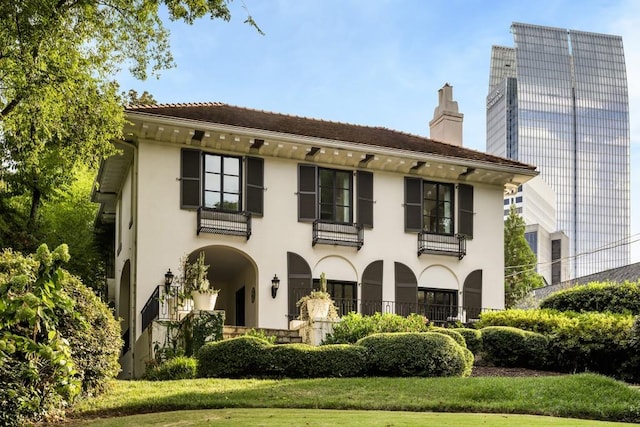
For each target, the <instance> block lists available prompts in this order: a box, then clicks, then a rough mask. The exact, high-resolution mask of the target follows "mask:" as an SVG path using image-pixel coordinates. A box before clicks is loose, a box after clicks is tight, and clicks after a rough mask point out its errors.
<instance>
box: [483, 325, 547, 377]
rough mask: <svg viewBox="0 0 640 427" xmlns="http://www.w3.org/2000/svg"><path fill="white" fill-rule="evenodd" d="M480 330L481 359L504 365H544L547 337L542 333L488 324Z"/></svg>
mask: <svg viewBox="0 0 640 427" xmlns="http://www.w3.org/2000/svg"><path fill="white" fill-rule="evenodd" d="M480 332H481V333H482V349H483V351H482V360H483V361H486V362H487V363H489V364H492V365H495V366H504V367H522V368H524V367H528V368H536V369H543V368H544V367H545V361H546V359H547V352H548V348H547V347H548V339H547V338H546V337H545V336H544V335H542V334H538V333H536V332H530V331H524V330H522V329H518V328H513V327H510V326H489V327H486V328H483V329H481V331H480Z"/></svg>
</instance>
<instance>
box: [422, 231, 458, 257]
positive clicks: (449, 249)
mask: <svg viewBox="0 0 640 427" xmlns="http://www.w3.org/2000/svg"><path fill="white" fill-rule="evenodd" d="M422 254H434V255H450V256H457V257H458V259H462V258H464V256H465V255H466V254H467V240H466V238H465V236H463V235H461V234H455V235H450V234H437V233H431V232H429V231H421V232H419V233H418V256H420V255H422Z"/></svg>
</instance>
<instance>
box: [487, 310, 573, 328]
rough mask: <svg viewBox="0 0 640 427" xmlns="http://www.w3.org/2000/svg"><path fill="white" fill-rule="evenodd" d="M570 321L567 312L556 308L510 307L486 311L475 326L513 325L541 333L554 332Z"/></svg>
mask: <svg viewBox="0 0 640 427" xmlns="http://www.w3.org/2000/svg"><path fill="white" fill-rule="evenodd" d="M569 322H570V318H569V317H568V315H567V314H566V313H561V312H559V311H556V310H550V309H541V310H522V309H510V310H504V311H485V312H483V313H481V314H480V320H479V321H478V322H477V323H476V325H475V327H476V328H478V329H483V328H486V327H487V326H511V327H513V328H518V329H524V330H525V331H531V332H539V333H541V334H550V333H553V332H554V331H555V330H557V329H558V328H562V327H563V326H564V325H566V324H567V323H569Z"/></svg>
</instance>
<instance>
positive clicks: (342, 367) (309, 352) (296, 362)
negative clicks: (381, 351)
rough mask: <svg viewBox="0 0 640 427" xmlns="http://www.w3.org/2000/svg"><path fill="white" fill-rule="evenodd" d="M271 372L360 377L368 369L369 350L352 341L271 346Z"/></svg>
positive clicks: (297, 375) (278, 374)
mask: <svg viewBox="0 0 640 427" xmlns="http://www.w3.org/2000/svg"><path fill="white" fill-rule="evenodd" d="M267 350H268V352H269V353H271V354H270V357H269V360H270V361H271V371H270V372H269V375H272V376H278V377H289V378H327V377H356V376H360V375H363V374H365V373H366V371H367V350H366V349H365V348H364V347H361V346H358V345H351V344H331V345H324V346H320V347H314V346H310V345H307V344H283V345H276V346H273V347H270V348H268V349H267Z"/></svg>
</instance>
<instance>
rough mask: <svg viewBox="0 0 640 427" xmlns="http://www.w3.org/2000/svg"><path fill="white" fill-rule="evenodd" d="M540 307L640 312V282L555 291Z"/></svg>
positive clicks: (565, 309) (591, 284)
mask: <svg viewBox="0 0 640 427" xmlns="http://www.w3.org/2000/svg"><path fill="white" fill-rule="evenodd" d="M540 308H552V309H555V310H559V311H577V312H584V311H599V312H610V313H631V314H640V283H632V282H624V283H597V282H593V283H589V284H587V285H582V286H575V287H573V288H570V289H565V290H562V291H558V292H555V293H553V294H551V295H550V296H548V297H547V298H546V299H545V300H544V301H542V303H540Z"/></svg>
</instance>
